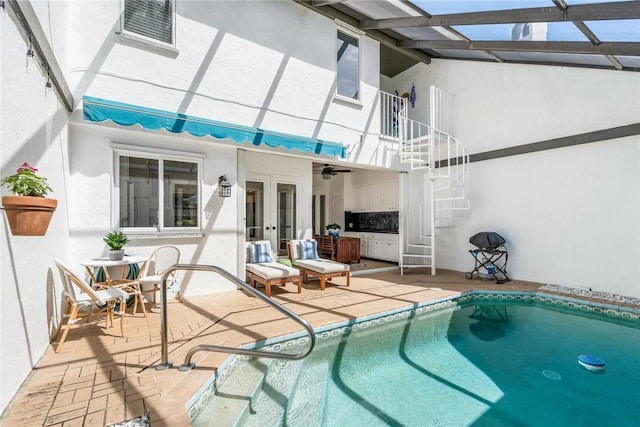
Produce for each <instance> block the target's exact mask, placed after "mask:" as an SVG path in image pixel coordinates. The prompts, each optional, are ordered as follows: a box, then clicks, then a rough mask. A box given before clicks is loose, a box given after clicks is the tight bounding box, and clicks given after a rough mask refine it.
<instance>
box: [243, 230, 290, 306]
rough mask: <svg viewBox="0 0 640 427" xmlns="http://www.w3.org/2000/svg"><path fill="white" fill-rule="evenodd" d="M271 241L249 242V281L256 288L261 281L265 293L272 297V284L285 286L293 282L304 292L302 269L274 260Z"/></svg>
mask: <svg viewBox="0 0 640 427" xmlns="http://www.w3.org/2000/svg"><path fill="white" fill-rule="evenodd" d="M274 259H275V257H274V255H273V252H272V251H271V243H270V242H269V241H268V240H259V241H256V242H247V264H246V271H247V283H249V284H250V285H251V286H253V287H254V288H256V287H257V284H258V283H260V284H262V285H264V289H265V294H266V295H267V296H268V297H271V286H273V285H279V286H285V285H286V284H287V283H293V284H295V285H297V286H298V293H300V292H302V276H301V274H300V270H298V269H297V268H293V267H289V266H287V265H285V264H282V263H279V262H277V261H274Z"/></svg>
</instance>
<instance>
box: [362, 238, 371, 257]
mask: <svg viewBox="0 0 640 427" xmlns="http://www.w3.org/2000/svg"><path fill="white" fill-rule="evenodd" d="M360 256H361V257H368V256H369V252H368V250H367V239H363V238H362V237H361V238H360Z"/></svg>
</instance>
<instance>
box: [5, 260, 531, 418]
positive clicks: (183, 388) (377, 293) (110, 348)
mask: <svg viewBox="0 0 640 427" xmlns="http://www.w3.org/2000/svg"><path fill="white" fill-rule="evenodd" d="M344 283H345V280H344V278H336V279H334V284H329V283H328V284H327V289H326V290H325V291H320V289H319V282H318V281H317V280H310V282H309V284H308V285H303V290H302V293H300V294H298V293H296V289H295V286H293V285H291V284H289V285H287V286H286V287H284V288H279V287H275V286H274V287H273V288H272V289H273V299H274V300H276V301H278V302H280V303H282V304H284V305H286V306H287V307H288V308H289V309H290V310H292V311H294V312H295V313H297V314H300V315H301V316H303V317H304V318H305V319H306V320H307V321H309V322H310V323H311V325H312V326H313V327H320V326H324V325H329V324H332V323H336V322H339V321H343V320H345V319H350V318H355V317H360V316H364V315H370V314H374V313H378V312H383V311H387V310H391V309H394V308H400V307H405V306H407V307H409V306H412V305H413V304H415V303H419V302H424V301H428V300H433V299H437V298H441V297H443V296H448V295H455V294H458V293H460V292H464V291H468V290H472V289H485V290H523V291H535V290H536V289H538V287H539V286H540V284H537V283H531V282H523V281H511V282H508V283H507V284H504V285H496V284H495V282H493V281H491V282H487V281H482V280H479V279H473V280H467V279H465V278H464V273H459V272H451V271H442V270H441V271H439V272H438V275H436V276H431V275H429V274H427V271H426V270H425V269H410V270H405V274H404V276H401V275H400V273H399V271H393V272H384V273H376V274H365V275H358V276H354V277H352V279H351V286H350V287H346V286H343V285H344ZM147 310H148V317H147V318H144V317H143V316H142V314H141V313H140V312H138V313H137V314H136V315H131V314H128V315H127V317H126V319H125V322H126V323H125V324H126V337H124V338H123V337H120V336H119V327H118V324H117V323H116V327H113V328H108V329H107V328H105V327H104V323H105V322H104V321H103V320H101V319H96V320H94V321H92V322H90V323H89V324H86V325H85V324H80V325H76V326H74V327H72V330H71V332H70V333H69V336H68V338H67V341H66V342H65V343H64V345H63V346H62V349H61V352H60V353H54V351H53V348H51V347H50V348H49V349H48V350H47V352H46V354H45V355H44V356H43V357H42V359H41V360H40V361H39V363H38V365H37V366H36V367H35V369H34V370H33V372H32V374H31V375H30V377H29V378H28V379H27V381H26V382H25V383H24V385H23V386H22V388H21V389H20V391H19V392H18V394H17V395H16V397H15V399H14V402H13V403H12V405H11V406H10V407H9V408H8V409H7V411H5V414H4V416H3V419H2V420H0V423H1V424H2V425H4V426H64V427H68V426H84V425H92V426H103V425H106V424H109V423H115V422H121V421H123V420H126V419H129V418H133V417H137V416H140V415H142V414H143V413H144V411H145V410H146V409H149V410H150V417H151V423H152V425H153V426H154V427H158V426H171V427H176V426H188V425H189V419H188V416H187V413H186V409H185V403H186V402H187V400H188V399H189V398H190V397H191V396H193V395H194V394H195V393H196V392H197V391H198V390H199V389H200V387H201V386H202V385H203V384H204V383H205V382H206V381H207V379H209V378H210V377H211V376H212V375H213V373H214V372H215V370H216V369H217V368H218V367H219V366H221V364H222V363H223V362H224V360H226V358H227V357H229V355H227V354H222V353H206V352H200V353H197V354H196V355H195V356H194V358H193V361H194V362H195V363H196V364H197V367H196V368H195V369H194V370H192V371H190V372H180V371H178V369H177V366H179V365H180V364H181V363H182V362H183V360H184V357H185V355H186V353H187V351H188V350H189V349H190V348H192V347H193V346H194V345H197V344H201V343H209V344H218V345H225V346H240V345H242V344H245V343H248V342H254V341H256V340H261V339H266V338H270V337H277V336H281V335H283V334H286V333H291V332H295V331H299V330H301V328H300V327H299V326H298V325H297V324H296V323H294V322H293V321H291V320H289V319H286V318H284V317H283V316H282V315H281V314H280V313H279V312H277V311H276V310H274V309H273V308H271V307H268V306H267V305H265V304H264V303H263V302H261V301H260V300H259V299H257V298H255V297H252V296H250V295H249V294H248V293H246V292H243V291H233V292H225V293H220V294H215V295H210V296H203V297H193V298H187V299H185V302H184V303H183V304H181V303H180V302H178V301H177V300H172V301H171V302H170V303H169V310H168V316H169V360H170V361H171V362H173V364H174V367H173V368H171V369H168V370H166V371H157V370H156V369H155V366H156V365H157V364H159V362H160V358H161V354H160V307H159V305H158V304H152V303H150V304H148V305H147Z"/></svg>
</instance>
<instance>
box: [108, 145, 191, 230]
mask: <svg viewBox="0 0 640 427" xmlns="http://www.w3.org/2000/svg"><path fill="white" fill-rule="evenodd" d="M116 165H117V171H116V176H117V177H118V178H117V183H118V187H117V188H116V194H117V196H116V197H115V199H116V201H117V202H116V203H117V206H116V209H115V212H118V220H117V228H119V229H125V230H127V231H128V232H130V233H135V232H136V231H137V232H141V233H145V232H158V231H160V232H162V231H165V232H171V231H175V232H180V231H182V232H189V231H191V232H193V231H200V222H201V219H200V208H201V200H200V197H201V191H200V182H201V171H202V162H201V160H199V159H184V158H175V157H173V156H171V157H169V156H166V155H151V154H147V153H127V152H118V153H117V160H116Z"/></svg>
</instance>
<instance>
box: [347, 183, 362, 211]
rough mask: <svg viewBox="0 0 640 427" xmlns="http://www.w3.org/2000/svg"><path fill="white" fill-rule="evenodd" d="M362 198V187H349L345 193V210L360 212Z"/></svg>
mask: <svg viewBox="0 0 640 427" xmlns="http://www.w3.org/2000/svg"><path fill="white" fill-rule="evenodd" d="M361 198H362V195H361V191H360V187H348V189H345V192H344V210H345V211H351V212H357V211H359V210H360V205H361V201H360V199H361Z"/></svg>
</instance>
